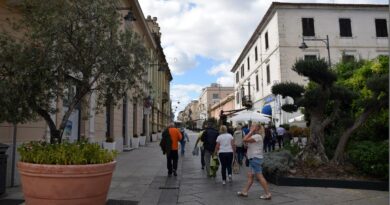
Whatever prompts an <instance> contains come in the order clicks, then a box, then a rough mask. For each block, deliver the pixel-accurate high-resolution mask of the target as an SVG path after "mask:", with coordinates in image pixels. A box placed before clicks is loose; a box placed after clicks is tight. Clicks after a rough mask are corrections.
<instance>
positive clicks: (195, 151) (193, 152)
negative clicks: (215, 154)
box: [192, 146, 199, 156]
mask: <svg viewBox="0 0 390 205" xmlns="http://www.w3.org/2000/svg"><path fill="white" fill-rule="evenodd" d="M192 155H194V156H198V155H199V147H197V146H195V147H194V150H192Z"/></svg>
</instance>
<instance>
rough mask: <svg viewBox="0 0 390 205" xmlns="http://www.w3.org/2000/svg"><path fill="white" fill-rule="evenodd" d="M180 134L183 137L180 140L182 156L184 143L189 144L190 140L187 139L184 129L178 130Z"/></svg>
mask: <svg viewBox="0 0 390 205" xmlns="http://www.w3.org/2000/svg"><path fill="white" fill-rule="evenodd" d="M180 132H181V136H183V138H182V139H181V140H180V153H181V155H184V153H185V148H186V141H187V142H189V141H190V139H189V138H188V135H187V133H186V132H185V130H184V128H180Z"/></svg>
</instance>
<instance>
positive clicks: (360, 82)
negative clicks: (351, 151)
mask: <svg viewBox="0 0 390 205" xmlns="http://www.w3.org/2000/svg"><path fill="white" fill-rule="evenodd" d="M388 61H389V57H388V56H379V57H377V58H376V59H373V60H370V61H359V62H349V63H340V64H338V65H337V66H336V72H337V73H338V76H339V79H338V84H339V85H341V86H344V87H346V88H348V89H349V90H350V91H351V92H353V93H354V95H355V96H356V97H355V98H353V99H352V101H351V102H350V105H349V106H346V107H345V108H344V109H342V110H341V111H340V114H341V115H342V116H343V118H340V119H338V120H337V121H335V123H334V126H341V127H343V128H344V129H342V130H341V132H340V133H339V135H340V138H339V142H338V144H337V147H336V149H335V154H334V157H333V159H332V161H333V162H334V163H337V164H340V163H344V161H345V159H346V153H345V149H346V147H347V145H348V143H349V141H350V140H349V139H350V137H353V136H354V135H355V136H356V135H360V134H359V133H361V132H362V131H363V133H366V134H368V135H379V136H381V135H383V133H376V131H377V130H378V129H379V130H382V131H383V129H381V128H378V125H380V127H383V126H385V127H386V126H387V127H388V103H389V102H388V98H389V62H388ZM379 116H382V117H380V118H379ZM377 119H378V120H377ZM379 119H381V120H379ZM375 127H376V128H375ZM359 130H360V131H359ZM364 130H365V131H364ZM370 130H371V131H370ZM367 131H370V132H369V133H370V134H369V133H367ZM385 133H388V132H387V130H386V131H385ZM386 138H388V135H386ZM362 139H367V138H362Z"/></svg>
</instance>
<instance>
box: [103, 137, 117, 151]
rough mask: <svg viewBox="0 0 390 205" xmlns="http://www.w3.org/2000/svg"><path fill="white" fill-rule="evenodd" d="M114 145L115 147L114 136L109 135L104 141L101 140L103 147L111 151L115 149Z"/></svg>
mask: <svg viewBox="0 0 390 205" xmlns="http://www.w3.org/2000/svg"><path fill="white" fill-rule="evenodd" d="M115 147H116V143H115V140H114V138H113V137H111V136H107V137H106V141H105V142H103V148H104V149H107V150H110V151H111V150H116V149H115Z"/></svg>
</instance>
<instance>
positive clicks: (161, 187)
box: [158, 186, 179, 189]
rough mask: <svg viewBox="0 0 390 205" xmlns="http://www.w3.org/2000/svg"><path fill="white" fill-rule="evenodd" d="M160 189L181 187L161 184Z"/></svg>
mask: <svg viewBox="0 0 390 205" xmlns="http://www.w3.org/2000/svg"><path fill="white" fill-rule="evenodd" d="M158 189H179V187H178V186H160V187H158Z"/></svg>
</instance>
